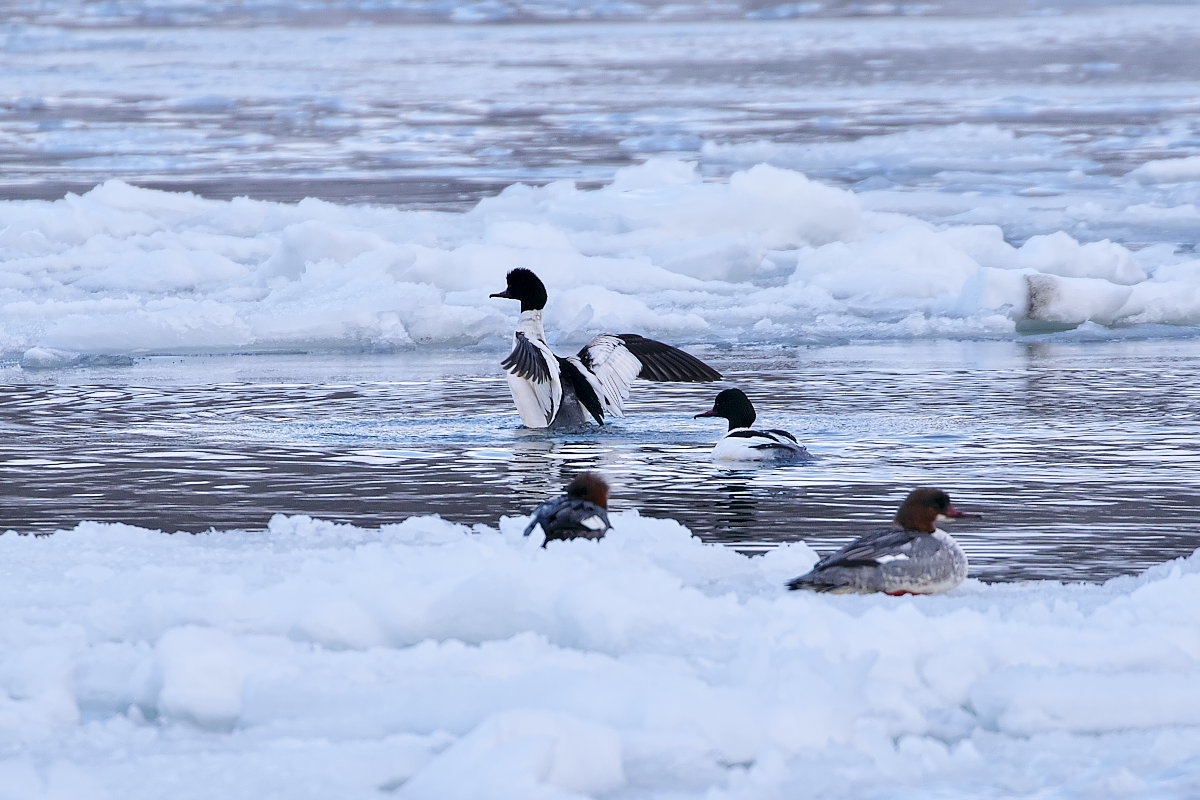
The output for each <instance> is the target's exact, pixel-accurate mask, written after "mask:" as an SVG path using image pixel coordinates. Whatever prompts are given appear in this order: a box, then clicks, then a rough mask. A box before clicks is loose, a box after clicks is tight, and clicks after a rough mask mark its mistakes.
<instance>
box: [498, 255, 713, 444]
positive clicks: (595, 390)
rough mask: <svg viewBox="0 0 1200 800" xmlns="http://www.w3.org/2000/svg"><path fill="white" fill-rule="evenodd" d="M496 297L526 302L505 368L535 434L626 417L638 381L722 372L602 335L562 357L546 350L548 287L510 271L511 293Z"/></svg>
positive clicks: (651, 344) (643, 343)
mask: <svg viewBox="0 0 1200 800" xmlns="http://www.w3.org/2000/svg"><path fill="white" fill-rule="evenodd" d="M492 297H507V298H509V299H512V300H520V301H521V319H520V321H519V322H518V323H517V331H516V333H515V334H514V336H513V350H512V353H510V354H509V356H508V358H506V359H504V361H502V362H501V366H503V367H504V369H505V370H507V372H508V385H509V388H510V389H511V390H512V396H513V401H514V402H515V403H516V404H517V411H518V412H519V413H520V414H521V419H522V420H523V421H524V422H525V424H526V425H528V426H529V427H530V428H546V427H555V428H576V427H579V426H581V425H584V424H585V423H586V422H587V420H588V415H589V414H590V415H591V417H592V418H593V419H595V420H596V422H598V423H600V424H601V425H603V424H604V415H605V414H611V415H612V416H614V417H623V416H625V414H624V412H623V410H622V406H623V405H624V403H625V398H627V397H628V396H629V387H630V385H631V384H632V383H633V379H634V378H646V379H647V380H652V381H715V380H720V378H721V374H720V373H719V372H717V371H716V370H715V369H713V368H712V367H710V366H708V365H707V364H705V363H704V362H703V361H701V360H700V359H698V358H696V357H695V356H692V355H689V354H687V353H685V352H683V351H682V350H679V349H677V348H674V347H671V345H669V344H663V343H662V342H656V341H654V340H653V339H647V338H645V337H643V336H638V335H637V334H635V333H621V334H611V333H602V334H600V335H599V336H597V337H595V338H594V339H592V340H591V341H590V342H588V343H587V345H586V346H584V348H583V349H582V350H580V351H579V352H578V353H576V354H575V355H573V356H567V357H566V358H560V357H559V356H556V355H554V352H553V351H551V349H550V345H548V344H546V332H545V330H544V328H543V327H542V310H543V309H544V308H545V307H546V286H545V284H543V283H542V281H541V280H540V279H539V278H538V276H537V275H534V274H533V272H531V271H530V270H527V269H514V270H512V271H511V272H509V273H508V287H507V288H506V289H505V290H504V291H503V292H497V293H496V294H493V295H492Z"/></svg>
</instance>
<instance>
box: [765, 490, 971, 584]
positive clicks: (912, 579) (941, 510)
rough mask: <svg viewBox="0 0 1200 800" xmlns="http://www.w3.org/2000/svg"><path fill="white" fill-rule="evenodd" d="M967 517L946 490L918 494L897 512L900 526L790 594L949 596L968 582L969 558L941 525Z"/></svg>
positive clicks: (816, 572) (835, 558) (859, 542)
mask: <svg viewBox="0 0 1200 800" xmlns="http://www.w3.org/2000/svg"><path fill="white" fill-rule="evenodd" d="M978 516H979V515H978V514H964V513H963V512H961V511H959V510H958V509H956V508H955V507H954V506H952V505H950V495H948V494H946V493H945V492H943V491H942V490H941V489H914V490H913V491H912V492H910V493H909V495H908V497H907V498H905V500H904V503H903V504H902V505H901V506H900V510H899V511H898V512H896V520H895V522H896V526H897V527H898V528H899V530H895V529H889V530H883V531H878V532H876V533H868V534H867V535H866V536H863V537H862V538H860V539H856V540H855V541H853V542H851V543H850V544H848V545H846V546H845V547H843V548H842V549H841V550H838V551H837V552H835V553H831V554H830V555H827V556H825V557H824V558H822V559H821V560H820V561H818V562H817V564H816V566H814V567H813V568H812V570H811V571H810V572H809V573H808V574H806V575H801V576H800V577H799V578H796V579H795V580H793V581H792V582H791V583H789V584H788V588H789V589H812V590H813V591H817V592H835V593H838V594H847V593H858V594H867V593H869V592H884V593H886V594H937V593H938V592H948V591H950V590H951V589H953V588H954V587H955V586H958V585H959V584H960V583H962V582H963V579H964V578H966V577H967V556H966V554H965V553H964V552H963V551H962V548H961V547H959V546H958V542H956V541H954V539H953V538H951V536H950V534H948V533H946V532H945V531H941V530H938V529H937V523H938V522H939V521H948V520H952V519H957V518H959V517H978Z"/></svg>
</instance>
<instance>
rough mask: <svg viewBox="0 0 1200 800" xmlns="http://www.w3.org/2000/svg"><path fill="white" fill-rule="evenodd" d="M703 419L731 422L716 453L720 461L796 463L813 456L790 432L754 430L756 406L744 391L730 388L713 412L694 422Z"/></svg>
mask: <svg viewBox="0 0 1200 800" xmlns="http://www.w3.org/2000/svg"><path fill="white" fill-rule="evenodd" d="M700 417H724V418H725V419H727V420H729V433H727V434H725V436H724V437H723V438H722V439H721V440H720V441H719V442H717V445H716V447H714V448H713V451H712V457H713V458H715V459H717V460H718V461H795V460H796V459H800V458H809V457H810V456H809V453H808V451H807V450H805V449H804V446H803V445H801V444H800V443H799V442H797V441H796V437H795V436H792V435H791V434H790V433H788V432H787V431H781V430H779V429H778V428H770V429H767V430H762V429H759V428H751V427H750V426H751V425H753V424H754V417H755V414H754V405H753V404H752V403H751V402H750V398H749V397H746V394H745V393H744V392H743V391H742V390H741V389H726V390H725V391H723V392H721V393H720V394H718V395H717V401H716V402H715V403H713V407H712V408H711V409H709V410H708V411H705V412H704V413H702V414H697V415H696V416H695V417H693V418H692V419H699V418H700Z"/></svg>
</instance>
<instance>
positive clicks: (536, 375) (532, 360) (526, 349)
mask: <svg viewBox="0 0 1200 800" xmlns="http://www.w3.org/2000/svg"><path fill="white" fill-rule="evenodd" d="M500 366H502V367H504V368H505V369H506V370H508V372H509V373H510V374H512V375H516V376H517V377H518V378H524V379H525V380H527V381H533V382H535V383H545V382H546V381H548V380H550V367H549V365H548V364H546V357H545V356H544V355H542V351H541V350H539V349H538V348H537V345H535V344H534V343H533V342H531V341H529V337H527V336H526V335H525V334H523V333H521V332H520V331H517V333H516V336H515V337H514V342H513V349H512V352H511V353H509V354H508V358H506V359H504V360H503V361H501V362H500Z"/></svg>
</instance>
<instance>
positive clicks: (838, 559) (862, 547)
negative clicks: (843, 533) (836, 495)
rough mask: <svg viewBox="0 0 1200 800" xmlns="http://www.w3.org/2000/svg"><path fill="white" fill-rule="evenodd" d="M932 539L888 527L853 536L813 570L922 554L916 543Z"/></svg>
mask: <svg viewBox="0 0 1200 800" xmlns="http://www.w3.org/2000/svg"><path fill="white" fill-rule="evenodd" d="M930 542H932V539H931V537H930V536H929V535H928V534H923V533H917V532H915V531H902V530H894V529H888V530H884V531H880V532H878V533H870V534H867V535H866V536H863V537H860V538H858V539H855V540H854V541H853V542H851V543H850V544H848V545H846V546H845V547H843V548H842V549H841V550H836V551H834V552H832V553H830V554H829V555H827V556H825V557H824V558H822V559H821V560H820V561H818V562H817V563H816V566H814V567H813V572H816V571H818V570H822V569H828V568H830V567H878V566H881V565H883V564H887V563H889V562H892V561H905V560H908V559H911V558H914V557H917V556H921V555H924V554H923V553H920V552H917V550H918V549H921V548H920V546H921V545H923V544H926V543H930Z"/></svg>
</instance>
